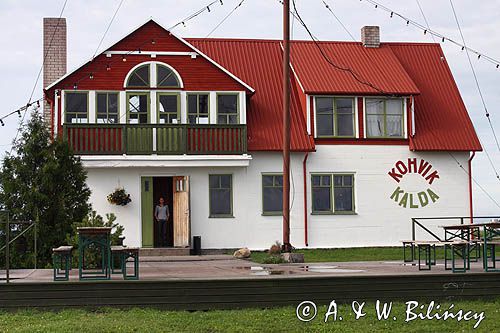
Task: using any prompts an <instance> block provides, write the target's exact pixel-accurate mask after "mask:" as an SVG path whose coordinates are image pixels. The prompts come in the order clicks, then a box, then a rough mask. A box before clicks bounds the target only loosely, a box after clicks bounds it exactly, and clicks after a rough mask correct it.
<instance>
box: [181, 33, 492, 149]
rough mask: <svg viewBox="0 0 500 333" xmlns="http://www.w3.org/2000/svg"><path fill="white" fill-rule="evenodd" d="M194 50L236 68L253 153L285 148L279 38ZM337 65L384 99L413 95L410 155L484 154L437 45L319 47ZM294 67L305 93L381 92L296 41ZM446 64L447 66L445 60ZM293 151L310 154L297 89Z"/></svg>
mask: <svg viewBox="0 0 500 333" xmlns="http://www.w3.org/2000/svg"><path fill="white" fill-rule="evenodd" d="M189 41H190V42H191V43H193V44H194V45H195V47H198V48H200V49H201V50H202V51H203V52H205V53H206V54H207V55H208V56H210V57H213V59H214V60H215V61H217V62H219V63H220V64H221V65H223V66H224V67H226V68H228V69H229V70H231V71H232V72H233V73H235V74H236V75H237V76H238V77H240V78H242V79H243V80H244V81H245V82H248V83H249V84H250V85H252V86H253V87H254V88H255V90H256V92H255V95H254V96H252V97H251V98H250V107H249V109H248V115H247V119H248V120H247V122H248V131H249V149H250V150H279V149H281V140H282V139H281V136H282V129H281V121H282V117H281V98H282V95H281V83H282V80H281V68H282V67H281V59H282V58H281V57H282V48H281V43H280V41H277V40H245V39H189ZM321 46H322V48H323V49H324V50H325V51H326V52H327V54H328V55H329V57H330V58H331V60H332V61H334V62H335V63H336V64H338V65H340V66H343V67H349V68H351V69H353V70H354V71H355V72H356V74H357V75H358V78H360V79H361V80H364V81H367V82H369V83H371V84H373V85H374V86H376V87H377V88H379V89H382V90H383V91H384V92H385V93H387V94H395V95H406V96H409V95H413V96H415V130H416V134H415V136H414V137H413V138H412V139H411V140H410V149H412V150H420V151H426V150H449V151H471V150H477V151H479V150H482V149H481V145H480V143H479V139H478V137H477V135H476V132H475V130H474V126H473V124H472V122H471V120H470V118H469V115H468V113H467V110H466V108H465V105H464V103H463V101H462V98H461V96H460V92H459V91H458V88H457V86H456V83H455V81H454V79H453V75H452V74H451V71H450V69H449V67H448V65H447V63H446V60H444V59H445V58H444V54H443V51H442V50H441V47H440V45H439V44H429V43H382V44H381V46H380V48H372V49H367V48H364V47H363V46H362V45H361V44H360V43H357V42H321ZM291 52H292V65H293V67H294V71H295V72H296V74H297V77H298V80H299V81H300V83H301V85H302V87H303V89H304V91H305V93H308V94H345V95H348V94H356V95H358V96H363V95H373V94H380V92H378V91H377V90H375V89H373V88H371V87H370V86H367V85H365V84H362V83H360V82H359V81H357V80H356V79H354V78H353V76H352V75H351V74H349V73H347V72H346V71H342V70H338V69H335V68H334V67H333V66H331V65H330V64H328V63H327V62H326V61H325V59H324V58H323V57H322V56H321V54H320V52H319V50H318V49H317V47H316V46H315V45H314V44H313V43H312V42H309V41H294V42H293V44H292V51H291ZM442 59H443V60H442ZM292 87H293V88H292V149H293V150H312V149H314V144H313V142H312V140H311V138H310V137H309V136H308V135H307V133H306V124H305V119H304V114H303V113H302V111H303V110H302V111H301V106H300V99H301V98H302V97H303V93H302V92H301V91H299V90H298V89H297V85H292Z"/></svg>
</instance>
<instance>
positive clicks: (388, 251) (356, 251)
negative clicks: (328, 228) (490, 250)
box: [251, 246, 500, 263]
mask: <svg viewBox="0 0 500 333" xmlns="http://www.w3.org/2000/svg"><path fill="white" fill-rule="evenodd" d="M296 252H298V253H303V254H304V261H305V262H308V263H311V262H344V261H385V260H403V248H402V247H361V248H342V249H311V250H302V249H299V250H296ZM407 255H409V253H407ZM448 255H449V254H448ZM496 255H497V258H498V257H500V246H499V247H498V248H497V251H496ZM267 257H268V255H267V253H266V252H252V256H251V259H252V261H254V262H257V263H263V262H264V260H265V258H267ZM436 257H437V258H438V259H444V251H443V249H442V248H441V249H439V248H438V249H436Z"/></svg>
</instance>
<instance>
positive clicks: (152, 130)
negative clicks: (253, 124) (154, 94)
mask: <svg viewBox="0 0 500 333" xmlns="http://www.w3.org/2000/svg"><path fill="white" fill-rule="evenodd" d="M63 136H64V138H65V140H67V141H68V143H69V144H70V146H71V147H72V148H73V151H74V152H75V154H77V155H120V154H131V155H132V154H136V155H137V154H177V155H181V154H191V155H194V154H198V155H204V154H207V155H210V154H245V153H246V152H247V131H246V125H187V124H182V125H175V124H147V125H137V124H65V125H64V127H63Z"/></svg>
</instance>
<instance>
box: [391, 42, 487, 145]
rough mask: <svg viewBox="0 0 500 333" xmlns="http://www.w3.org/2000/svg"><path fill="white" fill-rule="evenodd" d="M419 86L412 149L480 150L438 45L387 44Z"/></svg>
mask: <svg viewBox="0 0 500 333" xmlns="http://www.w3.org/2000/svg"><path fill="white" fill-rule="evenodd" d="M386 46H388V47H390V48H391V49H392V51H393V52H394V54H395V55H396V57H397V58H398V59H399V61H400V63H401V65H402V66H403V67H404V69H405V71H406V72H407V73H408V74H409V75H410V77H411V78H412V80H413V82H415V84H416V85H417V86H418V88H419V90H420V95H418V96H416V97H415V136H414V137H413V139H412V140H410V149H412V150H449V151H459V150H461V151H472V150H476V151H480V150H482V148H481V144H480V142H479V139H478V137H477V135H476V131H475V130H474V126H473V124H472V121H471V120H470V118H469V114H468V113H467V109H466V108H465V105H464V102H463V100H462V97H461V96H460V92H459V91H458V87H457V85H456V83H455V80H454V79H453V75H452V73H451V71H450V68H449V67H448V64H447V62H446V58H445V57H444V54H443V51H442V49H441V46H440V45H439V44H429V43H388V44H386Z"/></svg>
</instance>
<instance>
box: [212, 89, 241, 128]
mask: <svg viewBox="0 0 500 333" xmlns="http://www.w3.org/2000/svg"><path fill="white" fill-rule="evenodd" d="M238 109H239V108H238V94H217V124H237V123H238Z"/></svg>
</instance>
